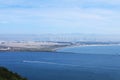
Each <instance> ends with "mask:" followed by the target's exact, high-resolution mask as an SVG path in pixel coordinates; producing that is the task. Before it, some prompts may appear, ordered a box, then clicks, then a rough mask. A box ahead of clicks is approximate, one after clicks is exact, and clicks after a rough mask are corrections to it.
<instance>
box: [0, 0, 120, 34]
mask: <svg viewBox="0 0 120 80" xmlns="http://www.w3.org/2000/svg"><path fill="white" fill-rule="evenodd" d="M0 33H3V34H4V33H6V34H7V33H17V34H41V33H42V34H43V33H92V34H120V0H0Z"/></svg>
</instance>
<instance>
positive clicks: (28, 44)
mask: <svg viewBox="0 0 120 80" xmlns="http://www.w3.org/2000/svg"><path fill="white" fill-rule="evenodd" d="M111 44H112V45H113V44H115V45H116V44H117V45H118V44H119V43H117V42H54V41H0V51H35V52H42V51H45V52H47V51H49V52H51V51H56V50H57V49H60V48H64V47H72V46H91V45H98V46H99V45H111Z"/></svg>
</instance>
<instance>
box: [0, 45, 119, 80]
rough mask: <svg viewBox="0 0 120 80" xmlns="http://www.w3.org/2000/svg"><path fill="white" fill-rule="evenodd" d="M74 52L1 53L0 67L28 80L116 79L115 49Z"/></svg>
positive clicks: (116, 55) (87, 49) (111, 47)
mask: <svg viewBox="0 0 120 80" xmlns="http://www.w3.org/2000/svg"><path fill="white" fill-rule="evenodd" d="M75 49H77V52H74V49H73V51H70V52H66V50H65V52H64V50H62V52H1V53H0V66H4V67H7V68H8V69H10V70H12V71H14V72H17V73H19V74H21V75H22V76H24V77H26V78H28V79H29V80H120V55H119V54H118V53H120V47H119V46H106V47H105V46H104V47H102V46H101V47H100V46H99V47H79V48H75ZM70 50H72V48H71V49H70ZM75 51H76V50H75ZM89 52H90V53H89ZM100 53H101V54H100ZM103 53H104V54H103ZM116 53H117V54H116ZM108 54H109V55H108Z"/></svg>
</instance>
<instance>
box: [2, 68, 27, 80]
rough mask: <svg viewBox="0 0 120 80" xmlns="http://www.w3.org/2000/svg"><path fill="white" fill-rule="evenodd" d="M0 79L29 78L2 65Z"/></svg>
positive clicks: (16, 79) (22, 79) (20, 79)
mask: <svg viewBox="0 0 120 80" xmlns="http://www.w3.org/2000/svg"><path fill="white" fill-rule="evenodd" d="M0 80H27V79H26V78H22V77H21V76H20V75H18V74H17V73H13V72H11V71H9V70H8V69H6V68H4V67H0Z"/></svg>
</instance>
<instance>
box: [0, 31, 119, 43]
mask: <svg viewBox="0 0 120 80" xmlns="http://www.w3.org/2000/svg"><path fill="white" fill-rule="evenodd" d="M0 40H5V41H10V40H16V41H21V40H23V41H26V40H27V41H28V40H29V41H63V42H70V41H72V42H77V41H103V42H104V41H113V42H114V41H120V37H119V35H104V34H101V35H100V34H79V33H74V34H0Z"/></svg>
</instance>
